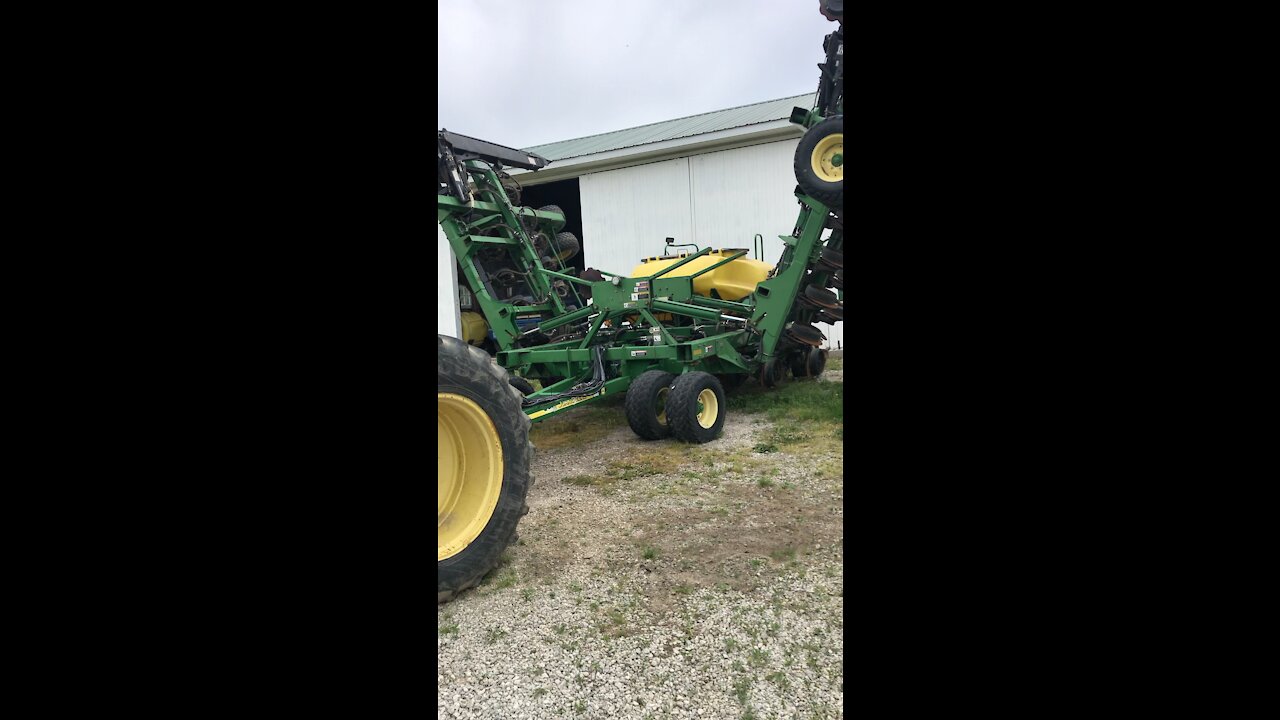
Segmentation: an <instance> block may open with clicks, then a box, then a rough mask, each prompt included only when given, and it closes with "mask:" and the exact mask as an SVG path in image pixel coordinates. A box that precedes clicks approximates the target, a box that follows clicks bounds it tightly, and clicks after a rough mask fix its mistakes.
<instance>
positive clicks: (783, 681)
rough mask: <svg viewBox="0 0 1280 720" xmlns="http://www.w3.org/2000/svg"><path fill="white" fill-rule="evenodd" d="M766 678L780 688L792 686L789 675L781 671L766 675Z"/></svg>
mask: <svg viewBox="0 0 1280 720" xmlns="http://www.w3.org/2000/svg"><path fill="white" fill-rule="evenodd" d="M764 679H765V680H768V681H769V682H771V683H773V684H774V685H777V686H778V689H779V690H786V689H787V688H788V687H791V683H790V682H788V681H787V676H786V675H785V674H784V673H782V672H781V671H779V672H776V673H772V674H769V675H765V676H764Z"/></svg>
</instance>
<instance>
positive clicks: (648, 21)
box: [437, 0, 836, 147]
mask: <svg viewBox="0 0 1280 720" xmlns="http://www.w3.org/2000/svg"><path fill="white" fill-rule="evenodd" d="M438 8H439V9H438V18H439V28H440V36H439V51H438V53H439V54H438V61H439V83H440V84H439V95H438V100H439V112H438V115H437V122H438V124H437V127H444V128H448V129H450V130H453V131H456V132H460V133H465V134H467V135H473V136H475V137H480V138H483V139H485V140H490V141H492V142H496V143H501V144H503V145H510V146H513V147H529V146H532V145H539V144H543V143H548V142H555V141H557V140H567V139H570V138H576V137H582V136H585V135H594V134H596V133H602V132H609V131H611V130H620V129H622V128H627V127H634V126H636V125H644V124H646V123H652V122H659V121H662V120H670V119H672V118H676V117H683V116H686V115H695V114H697V113H703V112H710V111H712V110H720V109H722V108H727V107H733V106H736V105H747V104H750V103H755V102H761V101H763V100H773V99H776V98H780V97H786V96H788V95H799V94H801V93H806V92H813V91H814V90H815V89H816V88H817V86H818V68H817V64H818V63H819V62H821V60H822V58H823V52H822V38H823V36H824V35H826V34H827V33H830V32H831V31H832V30H834V29H835V28H836V25H835V24H834V23H830V22H827V20H826V19H825V18H823V17H822V16H821V15H820V14H819V13H818V0H702V1H689V0H666V1H662V0H631V1H628V2H601V1H600V0H594V1H592V0H536V1H529V0H453V1H448V2H441V3H440V4H439V6H438Z"/></svg>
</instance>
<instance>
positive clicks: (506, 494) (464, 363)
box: [436, 335, 533, 604]
mask: <svg viewBox="0 0 1280 720" xmlns="http://www.w3.org/2000/svg"><path fill="white" fill-rule="evenodd" d="M437 337H438V344H437V345H436V370H437V374H436V392H437V394H439V393H454V394H458V395H462V396H464V397H467V398H470V399H471V400H472V401H473V402H475V403H476V404H477V405H479V406H480V407H481V408H482V409H483V410H484V412H485V414H486V415H488V416H489V419H490V420H491V421H493V426H494V428H495V430H496V431H497V433H498V439H499V440H500V441H501V443H502V465H503V468H502V470H503V472H502V489H501V490H500V491H499V494H498V504H497V507H495V508H494V511H493V516H492V517H490V518H489V523H488V525H486V526H485V528H484V530H482V531H481V532H480V535H479V536H478V537H477V538H476V539H475V540H474V541H473V542H472V543H471V544H470V545H468V546H467V547H466V548H465V549H464V550H463V551H462V552H460V553H458V554H456V555H454V556H453V557H450V558H447V559H445V560H443V561H438V562H437V563H436V602H437V604H438V603H443V602H447V601H449V600H452V599H453V598H455V597H456V596H457V595H458V593H460V592H462V591H463V590H466V589H467V588H470V587H474V586H475V585H477V584H479V582H480V580H482V579H483V578H484V576H485V575H487V574H488V573H489V571H491V570H493V569H494V568H495V567H496V566H497V565H498V562H499V560H500V558H501V557H502V553H503V551H505V550H506V549H507V546H508V545H510V544H511V542H513V540H514V538H515V535H516V525H517V524H519V522H520V518H521V517H523V516H524V515H525V514H526V513H528V512H529V506H528V505H527V504H525V499H526V497H527V495H528V493H529V487H530V486H531V485H533V477H532V475H531V474H530V468H531V467H532V465H533V445H532V444H530V442H529V418H528V416H526V415H525V414H524V412H522V411H521V410H520V393H519V391H517V390H516V389H515V388H513V387H511V384H510V383H509V382H508V380H507V378H508V375H507V372H506V371H505V370H503V369H502V368H500V367H498V365H497V363H495V362H494V361H493V359H492V358H490V357H489V356H488V355H486V354H484V352H483V351H481V350H480V349H479V348H476V347H471V346H470V345H467V344H466V343H464V342H462V341H461V340H458V339H456V338H452V337H446V336H444V335H438V336H437Z"/></svg>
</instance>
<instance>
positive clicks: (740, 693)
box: [733, 677, 751, 707]
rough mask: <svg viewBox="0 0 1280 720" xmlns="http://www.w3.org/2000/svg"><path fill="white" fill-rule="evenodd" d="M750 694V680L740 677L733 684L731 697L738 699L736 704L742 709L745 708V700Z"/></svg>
mask: <svg viewBox="0 0 1280 720" xmlns="http://www.w3.org/2000/svg"><path fill="white" fill-rule="evenodd" d="M750 693H751V678H748V677H741V678H738V679H737V680H736V681H735V682H734V683H733V696H734V697H736V698H738V703H739V704H741V705H742V706H743V707H746V706H747V698H748V697H749V696H750Z"/></svg>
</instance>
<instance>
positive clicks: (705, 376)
mask: <svg viewBox="0 0 1280 720" xmlns="http://www.w3.org/2000/svg"><path fill="white" fill-rule="evenodd" d="M704 390H711V392H713V393H715V397H716V405H717V407H718V408H719V410H718V412H717V413H716V419H715V422H714V423H712V425H711V427H709V428H707V427H702V423H700V422H698V396H699V395H700V394H701V393H702V391H704ZM728 412H729V406H728V404H727V403H726V402H725V395H724V387H723V386H722V385H720V381H719V380H717V379H716V376H715V375H712V374H711V373H705V372H702V371H700V370H697V371H694V372H691V373H685V374H684V375H681V376H680V377H678V378H676V381H675V384H674V385H672V386H671V394H670V395H669V396H667V419H668V420H669V421H670V424H671V434H672V435H674V436H675V438H676V439H677V440H681V441H683V442H687V443H696V444H699V445H700V444H702V443H709V442H711V441H712V440H715V439H716V438H717V437H720V431H721V430H723V429H724V419H725V416H726V415H728Z"/></svg>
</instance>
